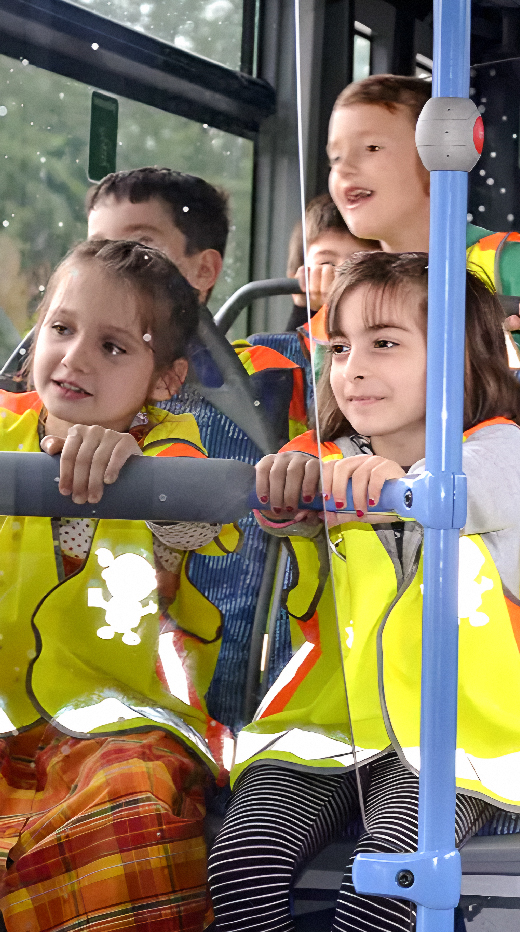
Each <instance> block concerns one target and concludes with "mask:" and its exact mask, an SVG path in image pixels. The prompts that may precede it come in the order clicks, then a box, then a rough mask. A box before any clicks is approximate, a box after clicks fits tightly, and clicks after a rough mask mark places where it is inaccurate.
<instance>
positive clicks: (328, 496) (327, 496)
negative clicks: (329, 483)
mask: <svg viewBox="0 0 520 932" xmlns="http://www.w3.org/2000/svg"><path fill="white" fill-rule="evenodd" d="M323 498H324V499H325V501H326V502H328V500H329V498H330V495H329V493H328V492H325V493H324V495H323Z"/></svg>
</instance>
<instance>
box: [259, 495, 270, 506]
mask: <svg viewBox="0 0 520 932" xmlns="http://www.w3.org/2000/svg"><path fill="white" fill-rule="evenodd" d="M260 501H261V502H263V503H264V505H265V503H266V502H268V501H269V499H268V497H267V495H261V496H260Z"/></svg>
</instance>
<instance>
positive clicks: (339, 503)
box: [336, 502, 345, 508]
mask: <svg viewBox="0 0 520 932" xmlns="http://www.w3.org/2000/svg"><path fill="white" fill-rule="evenodd" d="M344 507H345V502H336V508H344Z"/></svg>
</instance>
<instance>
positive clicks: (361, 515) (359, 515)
mask: <svg viewBox="0 0 520 932" xmlns="http://www.w3.org/2000/svg"><path fill="white" fill-rule="evenodd" d="M356 514H357V516H358V518H362V517H363V515H364V514H365V512H364V511H356Z"/></svg>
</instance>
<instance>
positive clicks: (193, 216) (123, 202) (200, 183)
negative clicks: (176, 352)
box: [86, 166, 229, 304]
mask: <svg viewBox="0 0 520 932" xmlns="http://www.w3.org/2000/svg"><path fill="white" fill-rule="evenodd" d="M86 208H87V215H88V237H89V239H128V240H137V241H138V242H140V243H144V244H145V245H146V244H149V245H150V246H155V247H156V248H157V249H160V250H161V251H162V252H164V253H165V254H166V255H167V256H168V258H169V259H171V260H172V262H174V263H175V265H176V266H177V268H178V269H179V271H180V272H181V273H182V274H183V275H184V277H185V278H186V279H187V280H188V281H189V283H190V285H192V286H193V287H194V288H196V289H197V291H198V292H199V295H200V301H201V303H202V304H205V303H206V301H207V300H208V298H209V296H210V294H211V291H212V288H213V286H214V284H215V282H216V280H217V278H218V277H219V275H220V272H221V270H222V261H223V258H224V252H225V249H226V241H227V236H228V232H229V207H228V196H227V194H226V193H225V191H223V190H221V189H219V188H216V187H214V186H213V185H211V184H208V182H207V181H204V180H203V179H202V178H197V177H196V176H195V175H188V174H186V173H185V172H178V171H173V170H172V169H170V168H157V167H153V166H147V167H145V168H137V169H133V170H132V171H119V172H113V173H112V174H110V175H107V176H106V177H105V178H103V179H102V181H100V182H99V183H98V184H96V185H95V186H94V187H92V188H90V189H89V191H88V193H87V198H86Z"/></svg>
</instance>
